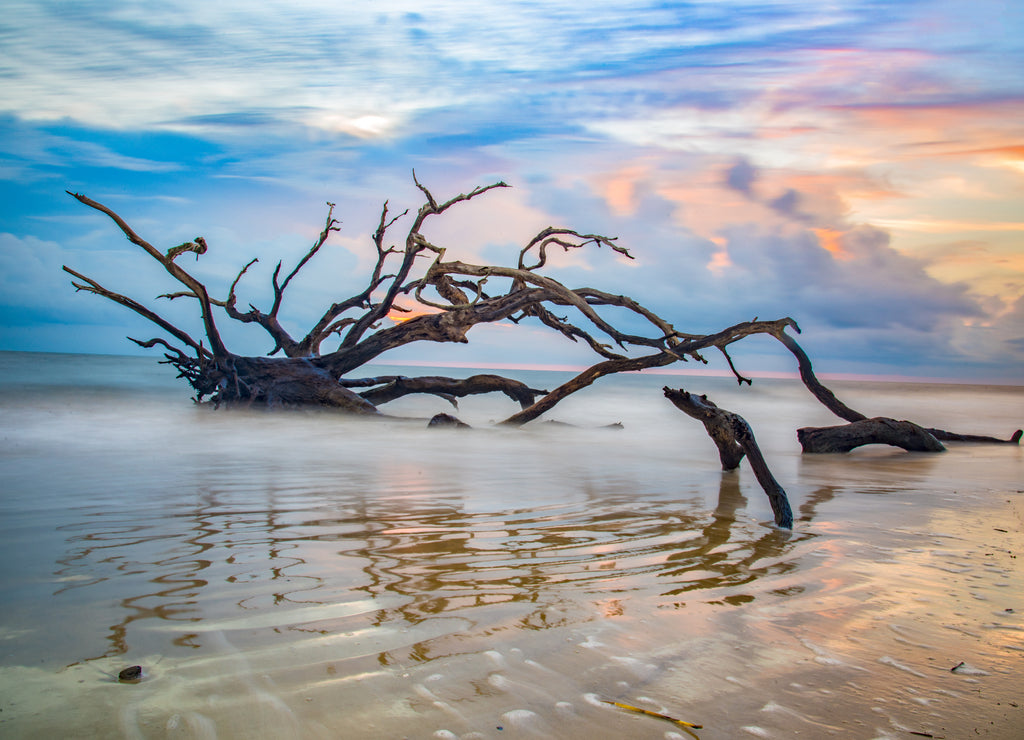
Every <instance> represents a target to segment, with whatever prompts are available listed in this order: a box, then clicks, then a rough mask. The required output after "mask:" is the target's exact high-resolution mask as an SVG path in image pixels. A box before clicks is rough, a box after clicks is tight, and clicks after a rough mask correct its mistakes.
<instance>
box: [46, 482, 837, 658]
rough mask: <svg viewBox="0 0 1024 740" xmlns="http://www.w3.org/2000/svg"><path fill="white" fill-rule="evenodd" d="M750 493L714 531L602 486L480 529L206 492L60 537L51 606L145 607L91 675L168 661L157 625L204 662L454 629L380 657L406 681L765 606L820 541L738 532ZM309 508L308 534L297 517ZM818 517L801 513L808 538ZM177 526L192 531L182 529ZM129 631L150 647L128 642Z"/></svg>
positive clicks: (443, 511) (769, 531)
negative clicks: (145, 655)
mask: <svg viewBox="0 0 1024 740" xmlns="http://www.w3.org/2000/svg"><path fill="white" fill-rule="evenodd" d="M740 479H741V476H740V474H738V473H737V472H735V471H733V472H728V473H721V481H720V485H719V494H718V503H717V506H716V508H715V510H714V512H713V513H712V514H711V515H710V516H708V515H707V514H706V513H705V514H702V512H701V511H700V510H699V509H698V508H696V507H693V506H691V507H687V506H686V505H685V504H678V503H674V502H673V501H672V500H671V499H668V498H667V497H665V498H664V499H663V500H655V501H647V502H644V501H640V500H637V498H636V497H634V496H630V495H628V494H625V493H623V492H622V491H620V490H617V486H615V487H612V489H611V490H606V491H602V490H600V489H599V488H597V487H596V485H595V483H594V482H593V481H590V482H588V484H587V490H586V491H585V492H584V495H583V496H582V497H580V498H578V499H577V500H573V501H563V502H558V503H553V504H548V505H539V506H533V507H530V508H511V509H509V510H507V511H506V510H492V511H475V512H474V511H470V510H468V507H467V506H465V505H464V503H465V502H462V501H460V500H458V499H455V498H452V497H443V496H442V497H441V498H447V499H448V500H446V501H440V502H435V501H433V500H431V499H430V497H423V496H415V497H412V498H410V497H408V496H405V495H395V496H391V497H387V496H385V497H376V498H368V497H367V498H358V497H352V496H351V495H349V496H339V495H337V494H333V493H326V492H324V493H318V494H313V493H312V492H309V491H303V492H301V494H300V496H299V497H298V499H297V498H296V493H297V492H296V491H294V490H292V491H289V492H286V493H282V492H279V491H276V490H274V489H268V490H266V491H265V492H264V494H263V497H262V498H263V501H262V502H259V503H257V501H256V500H255V499H257V498H261V497H260V496H253V497H251V499H252V500H249V501H247V502H246V505H245V506H241V507H240V506H239V503H240V502H239V501H238V500H237V491H236V492H232V491H217V490H206V491H203V492H201V493H200V495H199V497H198V498H199V501H198V505H197V506H195V507H194V508H193V509H192V510H191V511H189V512H188V513H187V514H184V513H183V512H178V513H176V515H174V516H170V517H166V518H163V519H151V520H147V516H146V511H145V510H143V511H140V512H138V513H137V516H136V517H134V518H133V517H130V516H129V515H128V514H129V512H128V511H127V510H124V511H119V512H116V513H115V512H97V511H89V512H88V513H87V515H86V516H84V517H83V518H82V520H81V521H79V522H76V523H75V524H71V525H67V526H65V527H63V528H62V530H63V531H65V532H67V533H69V534H70V535H71V536H69V537H68V539H67V545H68V551H67V553H66V554H65V555H64V556H63V557H61V558H60V560H59V561H58V562H59V565H60V567H59V568H58V570H57V571H56V575H57V576H58V578H59V579H60V580H61V581H63V582H64V583H65V584H66V585H64V586H62V587H61V588H60V589H59V590H57V591H56V592H55V596H58V597H60V596H61V595H62V594H65V593H66V592H68V591H71V590H80V589H91V588H94V587H95V588H99V589H106V588H109V586H110V584H109V582H108V581H109V580H110V579H116V580H117V585H118V589H117V591H118V592H119V593H121V594H124V593H125V592H126V590H127V589H128V588H130V589H133V590H134V594H133V595H130V596H124V597H122V598H120V600H119V609H118V610H117V611H118V612H119V614H118V620H117V621H116V622H115V623H113V624H111V625H110V626H109V628H108V635H107V642H108V648H107V650H106V651H105V652H103V653H101V654H100V655H96V654H86V655H83V656H82V657H83V658H84V659H94V658H98V657H110V656H115V655H124V654H128V653H130V652H132V650H133V649H135V650H136V651H137V650H138V649H139V648H143V647H145V648H147V649H151V650H152V649H157V650H158V651H159V652H161V653H163V652H165V651H167V650H168V649H169V647H168V646H166V645H165V646H163V647H160V646H158V645H156V644H153V642H152V640H151V639H150V634H149V631H148V630H147V627H152V623H151V622H150V623H147V620H160V621H163V622H165V623H169V624H168V627H173V629H172V631H173V632H174V636H173V638H172V639H171V644H172V645H174V646H178V647H191V648H199V647H201V646H202V639H201V638H202V635H203V634H204V633H206V632H209V631H211V630H210V628H209V624H221V623H226V624H228V625H236V626H237V627H240V628H243V629H244V630H247V631H249V632H250V633H251V634H249V639H248V640H247V642H251V643H252V644H258V643H260V642H261V641H262V640H265V639H266V636H263V637H260V636H259V632H260V629H258V627H259V625H265V627H264V630H265V629H266V628H269V629H270V630H273V631H276V632H282V631H292V632H301V631H305V632H311V633H314V634H317V635H329V634H338V633H339V632H341V633H352V632H353V630H358V629H362V628H367V627H382V626H388V625H389V626H391V627H394V628H397V629H399V630H401V629H408V628H409V627H414V626H416V625H420V624H421V623H423V622H424V621H426V620H432V619H436V618H439V617H443V618H445V619H446V622H445V625H446V627H445V628H444V629H441V630H429V635H430V636H429V637H428V639H425V640H422V641H415V642H412V643H409V644H401V645H399V646H397V647H393V648H390V649H387V650H383V651H381V652H380V653H379V654H378V655H377V661H378V662H379V664H380V665H385V666H386V665H408V664H410V663H415V662H424V661H429V660H433V659H435V658H441V657H450V656H452V655H457V654H460V653H463V652H466V651H470V652H471V651H474V650H478V649H480V644H479V640H486V639H488V638H496V636H497V635H498V634H499V633H503V632H508V631H510V630H512V631H514V630H543V629H547V628H551V627H567V626H574V625H577V626H578V625H581V624H584V623H587V622H590V621H593V620H600V619H603V618H607V617H623V616H629V617H632V618H641V617H643V616H644V611H645V610H649V609H658V608H681V607H684V606H685V602H684V601H680V600H679V597H680V596H681V595H684V594H686V595H688V596H689V597H690V598H694V599H698V600H700V601H703V602H705V603H712V604H714V603H720V604H731V605H739V604H742V603H746V602H749V601H752V600H753V599H754V598H755V594H756V593H757V592H758V589H744V588H742V587H744V586H748V585H750V584H752V583H753V582H754V581H756V580H757V579H759V578H762V577H764V576H769V575H773V574H781V573H784V572H787V571H788V570H789V569H791V568H792V567H793V564H792V563H790V562H788V561H787V560H786V559H785V555H786V553H787V551H788V550H789V549H790V548H791V546H792V545H793V544H794V543H796V542H799V541H802V540H803V539H806V538H808V537H811V536H813V535H812V534H807V533H797V534H794V533H792V532H787V531H783V530H777V529H774V528H772V527H769V526H765V525H762V524H758V523H756V522H752V521H750V520H749V517H747V518H746V519H744V518H742V517H740V519H739V522H738V513H742V512H744V511H745V507H746V504H747V501H746V498H745V497H744V496H743V494H742V492H741V488H740ZM250 493H251V492H250ZM311 495H312V496H313V497H314V498H315V499H316V500H317V504H316V508H318V509H319V512H318V515H317V516H315V517H313V518H309V517H307V516H306V514H305V508H306V504H302V503H300V502H301V501H303V500H308V497H309V496H311ZM829 497H830V494H829V495H827V496H822V497H820V501H825V500H828V498H829ZM246 498H250V496H248V495H247V496H246ZM335 499H336V500H337V501H338V504H334V503H328V502H329V501H331V500H335ZM818 502H819V501H815V500H814V496H812V497H810V498H809V499H808V501H807V502H805V503H804V505H803V507H802V508H801V514H802V517H801V519H802V521H808V520H809V519H810V518H811V517H812V516H813V508H814V506H815V505H816V504H817V503H818ZM260 504H262V505H260ZM339 504H341V505H339ZM182 524H187V525H188V528H187V529H183V530H178V529H175V528H176V527H180V525H182ZM328 548H330V549H328ZM367 599H368V600H370V601H369V602H366V601H365V600H367ZM355 600H359V601H361V602H365V605H366V606H367V607H368V608H366V609H365V613H360V614H358V615H355V617H356V618H355V619H353V615H351V614H348V613H346V614H345V615H344V617H343V618H341V619H338V618H337V617H335V616H332V614H334V613H335V612H332V611H331V610H330V609H326V610H323V609H321V610H317V609H310V608H309V607H330V606H332V605H344V604H346V603H351V602H353V601H355ZM297 607H298V609H296V608H297ZM267 610H273V611H272V613H271V614H270V615H269V616H268V615H267V614H266V612H267ZM247 614H251V615H254V616H255V615H260V616H261V617H265V618H253V619H248V620H247V619H246V615H247ZM275 614H276V615H278V618H275V616H274V615H275ZM451 618H456V619H457V621H456V622H450V621H449V620H450V619H451ZM204 622H207V623H209V624H206V625H204ZM135 627H138V628H140V631H139V632H138V634H137V635H136V637H137V638H138V642H139V644H133V640H132V639H131V637H130V633H131V632H132V630H133V628H135ZM159 633H160V634H166V630H165V629H161V630H159Z"/></svg>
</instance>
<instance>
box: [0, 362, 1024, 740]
mask: <svg viewBox="0 0 1024 740" xmlns="http://www.w3.org/2000/svg"><path fill="white" fill-rule="evenodd" d="M383 371H385V372H392V371H393V369H385V370H383ZM407 371H408V372H410V373H411V369H408V370H407ZM519 377H520V378H521V379H523V380H525V381H526V382H528V383H530V384H531V385H533V386H534V387H538V386H541V387H551V386H552V385H554V384H557V383H558V382H559V381H560V379H562V378H564V377H565V376H560V375H558V374H546V373H521V374H519ZM665 384H668V385H672V386H673V387H680V386H682V387H686V388H687V389H688V390H694V391H701V392H707V393H708V394H709V395H710V396H711V397H712V399H713V400H715V401H716V402H717V403H719V405H721V406H724V407H726V408H729V409H731V410H733V411H736V412H738V413H741V414H743V415H744V416H745V417H746V418H747V419H748V420H749V421H750V422H751V424H752V425H753V427H754V430H755V433H756V434H757V436H758V440H759V442H760V443H761V446H762V448H763V449H764V451H765V453H766V456H767V457H768V462H769V464H770V465H771V466H772V468H773V470H774V472H775V475H776V477H777V478H778V479H779V480H780V482H782V484H783V486H784V487H785V488H786V489H787V491H788V492H789V495H790V498H791V501H792V503H793V507H794V510H795V511H796V515H797V519H798V522H797V525H796V527H795V528H794V530H793V531H792V532H784V531H780V530H777V529H775V528H774V527H772V526H770V524H769V523H768V522H769V520H770V518H771V512H770V509H769V507H768V503H767V499H766V497H765V496H764V494H763V493H762V492H761V490H760V489H759V488H758V487H757V485H756V481H755V480H754V477H753V475H752V472H751V471H750V469H749V468H748V467H747V466H746V465H745V464H744V465H743V466H742V467H741V469H740V470H739V471H738V472H731V473H722V472H721V471H720V470H719V469H718V463H717V454H716V452H715V449H714V447H713V445H712V443H711V442H710V440H708V438H707V437H706V436H705V435H704V432H703V430H702V429H701V427H700V425H699V424H698V423H697V422H695V421H693V420H691V419H689V418H688V417H685V416H684V415H683V414H681V413H680V412H679V411H677V410H675V409H674V408H673V407H672V406H671V405H670V404H669V403H668V402H667V401H665V400H664V398H662V397H661V391H660V389H661V386H662V385H665ZM834 389H835V390H836V391H837V393H838V394H839V395H840V397H841V398H843V400H845V401H846V402H847V403H848V404H850V405H851V406H854V407H856V408H859V409H860V410H862V411H864V412H865V413H868V414H872V415H875V414H877V415H889V416H895V417H897V418H911V419H913V420H915V421H919V422H920V423H922V424H924V425H926V426H938V427H943V428H948V429H951V430H952V431H959V432H970V433H989V434H998V435H999V436H1009V434H1010V433H1011V432H1012V431H1013V429H1015V428H1016V427H1017V426H1020V422H1021V420H1022V419H1024V392H1022V389H1020V388H997V387H967V386H915V385H893V384H852V383H847V384H839V383H837V384H835V385H834ZM188 396H189V394H188V391H187V389H185V388H183V387H181V386H179V385H178V384H177V381H175V380H174V378H173V373H171V371H169V370H168V369H167V368H166V367H161V366H158V365H156V363H155V362H154V360H152V359H146V358H109V357H88V356H85V357H82V356H68V355H30V354H15V353H0V414H2V416H0V439H2V443H0V490H2V495H0V515H2V516H0V531H2V539H0V552H2V557H3V563H4V566H5V567H4V568H3V573H2V575H0V599H2V602H0V603H2V606H3V609H2V613H0V697H3V698H2V699H0V709H2V713H0V735H3V736H5V737H44V736H72V735H73V736H77V737H128V738H162V737H201V738H211V737H222V738H233V737H247V738H248V737H266V738H282V737H303V738H308V737H313V738H342V737H343V738H401V737H409V738H451V737H462V738H493V737H558V738H566V737H569V738H572V737H580V738H584V737H585V738H605V737H607V738H617V737H644V738H646V737H650V738H662V737H690V736H692V735H696V736H697V737H700V738H705V739H707V740H710V739H712V738H737V737H768V738H789V737H796V736H802V737H826V736H829V737H831V736H835V737H849V738H875V737H894V738H895V737H908V736H911V737H912V735H908V733H911V732H917V733H927V734H932V735H934V736H935V737H939V736H943V737H948V738H953V737H968V736H972V737H975V736H987V737H997V738H1011V737H1019V735H1017V734H1015V733H1016V732H1018V731H1019V728H1020V727H1024V709H1022V708H1021V706H1020V704H1021V703H1022V702H1021V699H1022V698H1024V697H1022V695H1021V692H1020V686H1021V685H1022V684H1021V679H1020V676H1021V675H1022V668H1024V618H1022V615H1024V596H1022V594H1024V577H1022V575H1021V567H1020V565H1019V561H1018V559H1017V558H1018V556H1019V555H1020V554H1021V552H1022V551H1024V535H1022V516H1024V515H1022V493H1021V491H1022V489H1024V484H1022V481H1024V475H1022V472H1024V459H1022V455H1021V450H1020V448H1019V447H1017V446H975V445H959V446H955V445H950V450H949V451H948V452H946V453H943V454H939V455H925V454H910V453H905V452H902V451H899V450H890V449H888V448H865V449H862V450H859V451H857V452H854V453H852V454H850V455H826V456H801V455H800V454H799V446H798V444H797V442H796V438H795V429H796V428H797V427H798V426H805V425H823V424H834V423H839V422H838V421H837V420H835V419H834V418H832V417H830V416H829V414H828V412H827V411H825V410H824V409H822V408H820V407H818V406H817V405H816V402H814V400H813V399H812V398H810V396H809V395H807V394H806V392H804V391H803V389H802V387H801V386H799V384H797V383H795V382H791V381H760V382H756V383H755V385H754V387H753V388H743V389H738V388H736V386H735V385H734V384H732V383H731V381H728V380H720V379H698V378H681V377H672V376H647V375H631V376H624V377H621V378H613V379H607V381H606V382H605V383H604V384H603V385H599V386H595V387H594V388H591V389H588V390H587V391H586V392H584V393H581V394H579V396H578V397H574V398H572V399H570V400H569V401H567V402H565V403H564V404H563V405H561V406H559V407H557V408H556V409H555V410H554V412H552V414H551V415H550V416H551V417H552V418H553V419H556V420H561V421H565V422H570V423H572V424H574V425H578V426H571V427H570V426H564V425H553V424H543V423H536V424H532V425H528V426H527V427H526V428H524V429H520V430H509V429H503V428H495V427H493V426H490V425H489V422H490V421H491V420H499V419H501V418H503V417H504V416H507V415H509V414H511V413H513V412H514V411H515V406H514V405H513V404H512V402H511V401H508V400H507V399H504V397H499V398H493V399H492V398H487V399H482V398H481V399H466V400H464V401H462V402H461V408H460V409H459V411H458V412H457V413H458V414H459V416H460V417H461V418H463V419H464V420H465V421H468V422H470V423H471V424H473V425H474V427H475V428H474V429H473V430H469V431H467V430H450V429H427V428H426V425H425V421H424V420H425V419H426V418H428V417H429V416H431V415H432V414H433V413H437V412H440V411H451V409H449V408H446V407H445V404H444V402H443V401H441V400H440V399H436V398H424V399H404V400H402V401H400V402H398V403H396V404H392V405H391V407H388V411H389V413H394V414H401V415H404V416H409V417H413V418H414V419H415V420H413V421H409V420H405V419H399V418H387V419H379V420H365V419H351V418H346V417H339V416H338V415H335V414H329V413H313V412H275V413H266V412H257V411H238V410H233V411H224V410H221V411H214V410H212V409H210V408H206V407H198V406H195V405H193V404H192V403H191V401H190V400H189V397H188ZM619 421H621V422H623V425H624V428H622V429H618V430H616V429H605V428H601V427H603V425H605V424H609V423H612V422H619ZM961 663H962V665H960V664H961ZM135 664H138V665H142V666H143V669H144V679H143V680H142V681H141V682H139V683H138V684H123V683H119V682H118V681H117V680H116V675H117V672H118V671H119V670H121V669H122V668H124V667H126V666H130V665H135ZM957 666H959V667H958V668H957V670H956V671H951V669H952V668H954V667H957ZM605 701H619V702H624V703H627V704H630V705H634V706H639V707H642V708H646V709H649V710H652V711H656V712H660V713H664V714H669V715H672V716H674V717H677V718H681V719H684V720H688V721H690V722H693V723H697V724H701V725H703V729H700V730H688V729H686V728H683V727H680V726H678V725H673V724H671V723H669V722H667V721H665V720H662V719H658V718H654V717H651V716H644V715H639V714H636V713H630V712H627V711H624V710H622V709H618V708H615V707H613V706H611V705H609V704H606V703H604V702H605Z"/></svg>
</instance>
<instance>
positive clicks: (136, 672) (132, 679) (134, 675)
mask: <svg viewBox="0 0 1024 740" xmlns="http://www.w3.org/2000/svg"><path fill="white" fill-rule="evenodd" d="M117 680H118V681H120V682H121V683H138V682H139V681H141V680H142V666H140V665H132V666H128V667H127V668H125V669H124V670H123V671H121V672H120V673H118V674H117Z"/></svg>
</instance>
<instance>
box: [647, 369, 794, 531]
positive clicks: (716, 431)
mask: <svg viewBox="0 0 1024 740" xmlns="http://www.w3.org/2000/svg"><path fill="white" fill-rule="evenodd" d="M663 390H664V393H665V398H667V399H668V400H669V401H671V402H672V403H673V404H674V405H675V406H676V408H678V409H679V410H680V411H682V412H683V413H685V414H687V415H688V416H692V417H693V418H694V419H697V420H699V421H700V422H701V423H703V424H704V428H705V429H706V430H707V433H708V436H710V437H711V439H712V440H714V443H715V445H716V446H717V447H718V456H719V459H720V460H721V462H722V470H732V469H734V468H736V467H737V466H739V464H740V462H741V461H742V460H743V457H744V456H746V458H747V459H748V460H749V461H750V467H751V468H753V470H754V475H755V476H756V477H757V482H758V483H759V484H761V488H762V489H764V492H765V493H766V494H767V495H768V502H769V503H770V504H771V507H772V513H773V514H774V515H775V524H776V525H778V526H780V527H785V528H786V529H792V528H793V510H792V509H791V508H790V505H789V498H788V497H787V496H786V491H785V490H784V489H783V488H782V486H781V485H779V482H778V481H777V480H775V476H774V475H772V471H771V470H770V469H769V468H768V463H767V462H766V461H765V459H764V455H762V454H761V448H760V447H758V446H757V440H755V439H754V432H753V430H752V429H751V428H750V424H748V423H747V421H746V419H744V418H743V417H742V416H740V415H739V414H735V413H733V412H732V411H726V410H725V409H722V408H719V407H718V406H716V405H715V404H714V403H713V402H712V401H710V400H709V399H708V397H707V396H695V395H693V394H692V393H687V392H686V391H685V390H683V389H682V388H680V389H679V390H673V389H672V388H669V387H668V386H666V387H665V388H664V389H663Z"/></svg>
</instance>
